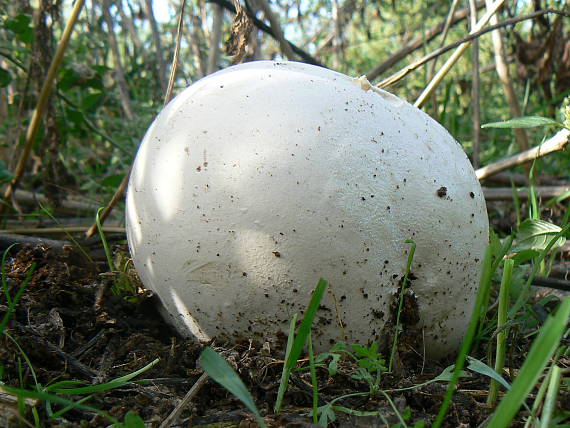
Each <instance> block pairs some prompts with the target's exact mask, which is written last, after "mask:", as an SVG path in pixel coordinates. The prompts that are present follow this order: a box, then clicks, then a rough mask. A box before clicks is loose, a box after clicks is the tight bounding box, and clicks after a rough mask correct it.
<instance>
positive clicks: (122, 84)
mask: <svg viewBox="0 0 570 428" xmlns="http://www.w3.org/2000/svg"><path fill="white" fill-rule="evenodd" d="M101 7H102V11H103V17H104V19H105V23H106V24H107V31H108V32H109V44H110V45H111V52H112V53H113V59H114V62H115V64H114V65H115V67H114V68H115V81H116V82H117V86H118V88H119V96H120V100H121V107H122V108H123V112H124V113H125V117H126V118H127V119H128V120H133V119H134V114H133V109H132V107H131V100H130V97H129V89H128V85H127V80H126V79H125V71H124V69H123V64H122V62H121V53H120V52H119V46H118V45H117V38H116V37H115V30H114V27H113V18H112V17H111V13H110V12H109V0H103V5H102V6H101Z"/></svg>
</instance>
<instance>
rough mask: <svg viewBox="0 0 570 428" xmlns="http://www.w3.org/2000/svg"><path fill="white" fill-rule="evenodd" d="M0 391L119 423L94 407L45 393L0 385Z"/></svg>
mask: <svg viewBox="0 0 570 428" xmlns="http://www.w3.org/2000/svg"><path fill="white" fill-rule="evenodd" d="M1 390H3V391H4V392H6V393H8V394H10V395H13V396H15V397H21V398H35V399H37V400H41V401H45V402H52V403H58V404H62V405H65V406H70V408H76V409H83V410H87V411H89V412H93V413H96V414H98V415H100V416H102V417H104V418H106V419H107V420H109V421H111V422H112V423H114V424H118V423H119V421H118V420H117V419H115V418H113V417H112V416H111V415H109V414H108V413H106V412H104V411H102V410H99V409H97V408H95V407H91V406H86V405H84V404H81V403H77V402H74V401H71V400H67V399H65V398H62V397H58V396H57V395H54V394H50V393H47V392H41V391H31V390H28V389H20V388H12V387H10V386H6V385H0V391H1Z"/></svg>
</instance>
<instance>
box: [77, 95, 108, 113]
mask: <svg viewBox="0 0 570 428" xmlns="http://www.w3.org/2000/svg"><path fill="white" fill-rule="evenodd" d="M101 98H103V93H102V92H99V91H97V92H93V93H91V94H88V95H86V96H85V97H84V98H83V100H82V102H81V107H83V109H84V110H91V109H93V107H95V106H96V105H97V104H98V103H99V100H101Z"/></svg>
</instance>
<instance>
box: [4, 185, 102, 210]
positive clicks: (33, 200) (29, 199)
mask: <svg viewBox="0 0 570 428" xmlns="http://www.w3.org/2000/svg"><path fill="white" fill-rule="evenodd" d="M12 196H13V198H14V199H15V200H16V201H17V202H18V203H19V204H21V205H33V206H38V205H49V204H50V202H49V200H48V198H47V197H46V196H45V195H43V194H42V193H35V192H30V191H27V190H20V189H18V190H16V191H15V192H14V193H13V194H12ZM98 207H99V205H97V204H94V203H90V202H83V201H80V200H75V199H66V200H63V201H62V202H61V204H60V205H59V206H57V207H54V211H55V212H58V213H60V214H74V215H76V214H77V213H80V212H81V213H91V212H93V211H97V208H98Z"/></svg>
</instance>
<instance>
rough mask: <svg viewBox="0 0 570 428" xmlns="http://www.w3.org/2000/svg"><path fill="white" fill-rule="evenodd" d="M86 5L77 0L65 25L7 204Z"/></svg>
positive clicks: (20, 175)
mask: <svg viewBox="0 0 570 428" xmlns="http://www.w3.org/2000/svg"><path fill="white" fill-rule="evenodd" d="M84 3H85V0H77V1H76V2H75V5H74V6H73V9H72V10H71V15H70V16H69V19H68V21H67V24H66V25H65V29H64V30H63V35H62V36H61V40H60V41H59V44H58V46H57V50H56V52H55V55H54V57H53V60H52V62H51V64H50V66H49V69H48V72H47V76H46V78H45V80H44V83H43V85H42V89H41V90H40V94H39V96H38V101H37V103H36V108H35V109H34V113H33V114H32V119H31V120H30V124H29V126H28V131H27V133H26V141H25V143H24V149H23V150H22V154H21V155H20V158H19V159H18V164H17V165H16V170H15V171H14V178H13V179H12V181H11V182H10V184H8V187H7V189H6V192H5V193H4V200H5V201H6V202H9V201H10V199H11V197H12V194H13V193H14V190H16V187H17V186H18V183H19V182H20V180H21V178H22V176H23V175H24V169H25V167H26V163H27V161H28V158H29V157H30V153H31V151H32V146H33V143H34V141H35V139H36V136H37V134H38V130H39V128H40V122H41V119H42V117H43V113H44V111H45V108H46V105H47V102H48V97H49V95H50V93H51V90H52V88H53V82H54V80H55V77H56V75H57V71H58V70H59V66H60V64H61V61H62V60H63V54H64V52H65V49H66V48H67V45H68V43H69V38H70V36H71V32H72V31H73V27H74V25H75V23H76V22H77V19H78V17H79V13H80V12H81V9H82V8H83V4H84ZM4 209H5V205H0V213H2V212H3V211H4Z"/></svg>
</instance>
